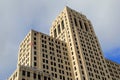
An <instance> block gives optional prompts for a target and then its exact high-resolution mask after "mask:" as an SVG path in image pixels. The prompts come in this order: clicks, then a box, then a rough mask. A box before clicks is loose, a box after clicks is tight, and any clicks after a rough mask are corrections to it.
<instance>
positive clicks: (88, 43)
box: [9, 7, 120, 80]
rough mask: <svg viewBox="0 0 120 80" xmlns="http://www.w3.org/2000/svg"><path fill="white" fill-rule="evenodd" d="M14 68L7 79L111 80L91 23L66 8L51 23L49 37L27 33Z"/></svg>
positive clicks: (34, 32)
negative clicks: (13, 71)
mask: <svg viewBox="0 0 120 80" xmlns="http://www.w3.org/2000/svg"><path fill="white" fill-rule="evenodd" d="M17 67H18V68H17V70H16V71H15V73H14V74H13V75H12V76H11V77H10V78H9V80H113V79H112V77H111V75H110V72H109V69H108V66H107V64H106V60H105V58H104V56H103V52H102V50H101V47H100V44H99V41H98V39H97V37H96V35H95V32H94V29H93V26H92V24H91V22H90V20H88V19H87V18H86V16H85V15H83V14H81V13H79V12H77V11H75V10H73V9H70V8H69V7H65V8H64V10H63V11H62V12H61V13H60V14H59V16H58V17H57V18H56V19H55V21H53V24H52V26H51V28H50V36H48V35H46V34H43V33H41V32H37V31H35V30H31V31H30V32H29V33H28V35H27V36H26V37H25V39H24V40H23V41H22V42H21V44H20V49H19V56H18V64H17ZM119 74H120V73H119ZM118 77H119V76H118Z"/></svg>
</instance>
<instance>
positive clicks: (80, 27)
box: [79, 21, 83, 29]
mask: <svg viewBox="0 0 120 80" xmlns="http://www.w3.org/2000/svg"><path fill="white" fill-rule="evenodd" d="M79 24H80V28H81V29H83V26H82V22H81V21H79Z"/></svg>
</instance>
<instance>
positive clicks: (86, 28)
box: [84, 23, 88, 31]
mask: <svg viewBox="0 0 120 80" xmlns="http://www.w3.org/2000/svg"><path fill="white" fill-rule="evenodd" d="M84 25H85V30H86V31H88V27H87V24H86V23H84Z"/></svg>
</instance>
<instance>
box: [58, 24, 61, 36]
mask: <svg viewBox="0 0 120 80" xmlns="http://www.w3.org/2000/svg"><path fill="white" fill-rule="evenodd" d="M60 33H61V29H60V24H59V25H58V34H60Z"/></svg>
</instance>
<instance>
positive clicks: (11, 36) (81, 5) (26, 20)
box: [0, 0, 120, 80]
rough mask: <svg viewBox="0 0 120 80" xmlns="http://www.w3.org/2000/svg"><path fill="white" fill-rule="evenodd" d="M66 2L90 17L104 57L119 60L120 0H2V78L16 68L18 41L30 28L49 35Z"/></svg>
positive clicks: (0, 33) (3, 79) (0, 77)
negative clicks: (53, 22)
mask: <svg viewBox="0 0 120 80" xmlns="http://www.w3.org/2000/svg"><path fill="white" fill-rule="evenodd" d="M66 5H67V6H69V7H71V8H72V9H75V10H77V11H79V12H81V13H83V14H85V15H86V16H87V18H88V19H90V20H91V22H92V24H93V27H94V29H95V32H96V34H97V36H98V39H99V41H100V44H101V47H102V50H103V53H104V56H105V57H106V58H108V59H110V60H113V61H115V62H117V63H120V58H119V57H120V31H119V30H120V10H119V8H120V0H99V1H98V0H0V51H1V52H0V80H6V79H7V78H8V77H9V76H10V74H12V73H13V71H14V70H15V69H16V64H17V55H18V49H19V44H20V42H21V41H22V40H23V39H24V37H25V35H26V34H27V33H28V32H29V31H30V29H35V30H38V31H40V32H43V33H46V34H49V28H50V26H51V24H52V21H53V20H54V19H55V18H56V16H57V15H58V14H59V13H60V12H61V11H62V10H63V8H64V7H65V6H66Z"/></svg>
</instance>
